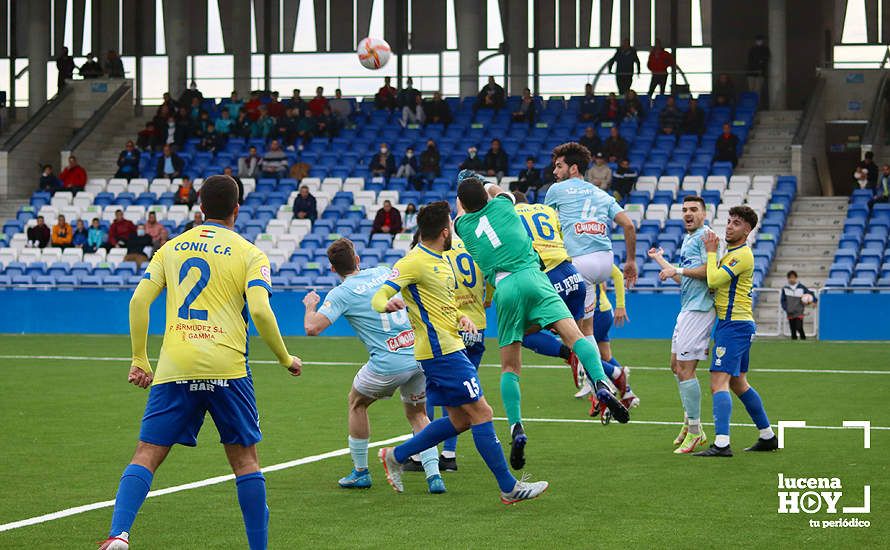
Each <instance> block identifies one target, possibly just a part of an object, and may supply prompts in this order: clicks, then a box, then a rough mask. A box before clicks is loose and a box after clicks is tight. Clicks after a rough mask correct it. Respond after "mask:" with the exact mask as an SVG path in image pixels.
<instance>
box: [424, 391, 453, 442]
mask: <svg viewBox="0 0 890 550" xmlns="http://www.w3.org/2000/svg"><path fill="white" fill-rule="evenodd" d="M440 409H441V411H442V418H448V409H446V408H445V407H440ZM426 415H427V416H428V417H429V418H430V422H432V421H433V420H435V419H436V406H435V405H431V404H430V402H429V401H427V402H426ZM442 450H443V451H449V452H452V453H453V452H455V451H457V436H454V437H449V438H448V439H446V440H445V443H444V444H443V445H442Z"/></svg>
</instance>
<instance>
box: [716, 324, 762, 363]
mask: <svg viewBox="0 0 890 550" xmlns="http://www.w3.org/2000/svg"><path fill="white" fill-rule="evenodd" d="M755 330H756V327H755V325H754V321H717V328H716V329H715V330H714V354H713V359H712V361H711V371H712V372H725V373H727V374H729V375H730V376H738V375H739V374H741V373H743V372H748V353H749V352H750V351H751V342H753V341H754V332H755Z"/></svg>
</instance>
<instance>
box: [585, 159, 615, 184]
mask: <svg viewBox="0 0 890 550" xmlns="http://www.w3.org/2000/svg"><path fill="white" fill-rule="evenodd" d="M584 179H585V180H587V181H589V182H590V183H592V184H594V185H596V186H597V187H599V188H600V189H602V190H603V191H606V190H607V189H609V185H611V183H612V169H611V168H609V165H608V164H606V157H605V156H604V155H603V154H602V153H597V154H596V156H594V157H593V165H592V166H591V167H590V168H588V169H587V172H585V174H584Z"/></svg>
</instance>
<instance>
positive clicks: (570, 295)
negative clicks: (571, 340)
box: [547, 261, 587, 321]
mask: <svg viewBox="0 0 890 550" xmlns="http://www.w3.org/2000/svg"><path fill="white" fill-rule="evenodd" d="M547 278H548V279H550V282H551V283H552V284H553V288H555V289H556V292H557V294H559V297H560V298H562V301H563V302H565V304H566V306H567V307H568V308H569V313H571V314H572V318H574V319H575V320H576V321H577V320H578V319H580V318H582V317H584V299H585V298H586V297H587V285H586V284H584V278H583V277H582V276H581V274H580V273H578V270H577V269H575V266H573V265H572V262H569V261H566V262H563V263H561V264H559V265H558V266H556V267H554V268H553V269H551V270H550V271H548V272H547Z"/></svg>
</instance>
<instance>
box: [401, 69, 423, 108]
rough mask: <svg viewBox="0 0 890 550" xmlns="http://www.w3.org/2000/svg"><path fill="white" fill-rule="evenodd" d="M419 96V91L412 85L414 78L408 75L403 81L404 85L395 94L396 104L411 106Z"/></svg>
mask: <svg viewBox="0 0 890 550" xmlns="http://www.w3.org/2000/svg"><path fill="white" fill-rule="evenodd" d="M418 97H420V91H418V90H417V88H415V87H414V80H413V79H412V78H411V77H410V76H409V77H408V79H407V80H406V81H405V87H404V88H402V89H401V90H399V93H398V94H397V95H396V105H397V106H398V107H413V106H414V105H415V104H416V103H417V98H418Z"/></svg>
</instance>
